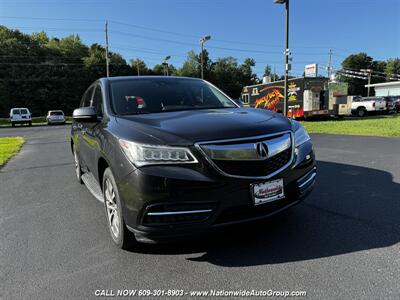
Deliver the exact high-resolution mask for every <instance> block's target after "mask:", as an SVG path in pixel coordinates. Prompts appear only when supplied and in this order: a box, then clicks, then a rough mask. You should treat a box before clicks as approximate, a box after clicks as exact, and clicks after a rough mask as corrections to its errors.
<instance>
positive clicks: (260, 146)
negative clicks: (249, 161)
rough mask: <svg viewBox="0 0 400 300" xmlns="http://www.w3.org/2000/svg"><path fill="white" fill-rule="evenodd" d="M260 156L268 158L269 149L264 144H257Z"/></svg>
mask: <svg viewBox="0 0 400 300" xmlns="http://www.w3.org/2000/svg"><path fill="white" fill-rule="evenodd" d="M255 147H256V151H257V154H258V156H260V157H263V158H267V157H268V147H267V145H265V144H264V143H257V144H255Z"/></svg>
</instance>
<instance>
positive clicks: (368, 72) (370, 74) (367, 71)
mask: <svg viewBox="0 0 400 300" xmlns="http://www.w3.org/2000/svg"><path fill="white" fill-rule="evenodd" d="M360 71H361V72H365V73H367V75H368V87H367V88H368V92H367V95H368V97H369V95H370V91H371V87H370V85H371V77H372V70H371V69H361V70H360Z"/></svg>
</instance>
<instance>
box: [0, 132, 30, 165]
mask: <svg viewBox="0 0 400 300" xmlns="http://www.w3.org/2000/svg"><path fill="white" fill-rule="evenodd" d="M23 143H24V139H23V138H22V137H5V138H0V167H1V166H3V165H4V164H5V163H6V161H7V160H9V159H10V158H11V157H12V156H13V155H15V154H16V153H18V151H19V149H21V146H22V144H23Z"/></svg>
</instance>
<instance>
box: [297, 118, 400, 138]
mask: <svg viewBox="0 0 400 300" xmlns="http://www.w3.org/2000/svg"><path fill="white" fill-rule="evenodd" d="M301 123H302V124H303V126H304V127H305V128H306V129H307V131H308V132H309V133H325V134H349V135H369V136H400V114H397V115H383V116H382V115H381V116H370V117H365V118H351V117H349V118H346V119H344V120H328V121H307V122H304V121H303V122H301Z"/></svg>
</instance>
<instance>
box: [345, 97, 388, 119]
mask: <svg viewBox="0 0 400 300" xmlns="http://www.w3.org/2000/svg"><path fill="white" fill-rule="evenodd" d="M385 111H387V104H386V101H385V100H384V99H383V98H382V97H362V98H359V97H357V98H353V102H352V104H351V113H352V114H355V115H356V116H358V117H365V116H366V115H368V114H369V113H377V112H385Z"/></svg>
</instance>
